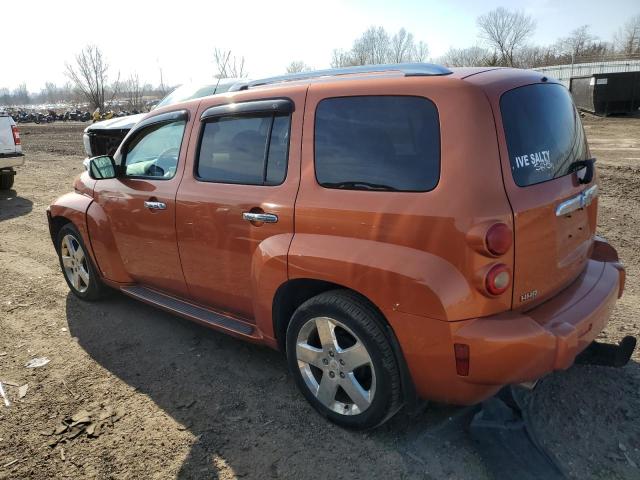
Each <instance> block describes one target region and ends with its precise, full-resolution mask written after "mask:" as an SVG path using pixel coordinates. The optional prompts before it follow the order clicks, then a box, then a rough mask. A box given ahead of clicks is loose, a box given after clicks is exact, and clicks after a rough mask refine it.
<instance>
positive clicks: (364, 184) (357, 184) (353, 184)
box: [322, 182, 398, 192]
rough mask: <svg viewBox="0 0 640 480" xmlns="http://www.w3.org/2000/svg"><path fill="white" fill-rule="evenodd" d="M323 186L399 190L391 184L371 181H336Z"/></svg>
mask: <svg viewBox="0 0 640 480" xmlns="http://www.w3.org/2000/svg"><path fill="white" fill-rule="evenodd" d="M322 186H323V187H329V188H346V189H351V190H386V191H389V192H397V191H398V189H397V188H395V187H392V186H390V185H382V184H380V183H370V182H336V183H323V184H322Z"/></svg>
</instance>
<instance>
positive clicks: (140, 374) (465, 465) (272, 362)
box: [66, 294, 640, 479]
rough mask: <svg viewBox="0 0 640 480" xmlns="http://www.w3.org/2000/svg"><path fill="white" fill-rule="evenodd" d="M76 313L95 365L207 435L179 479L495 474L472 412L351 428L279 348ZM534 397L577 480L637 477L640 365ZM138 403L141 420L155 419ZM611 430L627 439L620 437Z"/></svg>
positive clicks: (88, 308)
mask: <svg viewBox="0 0 640 480" xmlns="http://www.w3.org/2000/svg"><path fill="white" fill-rule="evenodd" d="M66 311H67V312H66V313H67V319H68V323H69V330H70V333H71V335H72V336H74V337H77V338H78V343H79V345H80V346H81V347H82V348H83V349H84V350H85V351H86V352H87V353H88V354H89V355H90V356H91V358H92V359H93V360H95V361H96V362H98V363H99V364H100V365H101V366H102V367H103V368H105V369H107V370H108V371H109V372H111V373H112V374H113V375H115V376H117V377H118V378H120V379H121V380H122V381H124V382H126V383H127V384H128V385H130V386H132V387H134V388H135V389H136V390H137V391H139V392H140V393H142V394H144V395H146V396H148V397H149V398H150V399H151V400H152V401H153V402H154V403H155V404H156V405H157V406H158V407H160V408H161V409H162V410H163V411H164V412H165V413H166V414H167V415H169V416H170V417H172V418H173V419H175V421H176V422H178V423H179V424H181V425H182V427H181V428H183V429H185V430H188V431H189V432H191V433H192V434H193V435H194V437H195V438H196V440H195V443H193V444H192V445H191V447H190V451H189V454H188V455H187V457H186V459H185V460H184V462H183V463H182V465H181V467H180V470H179V473H178V475H177V478H180V479H190V478H219V475H218V474H219V471H220V470H221V469H222V468H224V469H225V470H226V472H227V475H228V470H227V469H231V470H232V471H233V472H234V474H235V475H236V476H238V477H248V478H265V477H267V478H295V479H299V478H345V477H347V478H426V479H439V478H458V479H486V478H489V476H488V472H487V470H486V468H485V465H484V463H483V461H482V459H481V458H480V457H479V455H478V453H477V451H476V448H475V446H474V444H473V442H472V440H471V439H470V437H469V435H467V427H468V424H469V421H470V419H471V416H472V415H473V413H474V410H473V409H470V408H466V409H465V408H455V407H447V406H438V405H435V406H434V405H432V406H430V408H428V409H427V410H425V411H423V412H421V413H419V414H416V415H412V416H410V415H409V414H407V413H401V414H399V415H398V416H396V417H395V418H394V419H393V420H392V421H390V422H389V423H387V424H385V425H384V426H382V427H381V428H379V429H377V430H375V431H373V432H350V431H346V430H343V429H340V428H338V427H335V426H334V425H332V424H330V423H328V422H327V421H325V420H324V419H322V418H321V417H320V416H319V415H317V414H316V413H315V411H314V410H313V409H312V408H311V407H310V406H309V405H308V404H307V403H306V402H305V401H304V399H303V398H302V396H301V395H299V394H298V392H297V390H296V388H295V385H294V382H293V380H292V379H291V378H290V377H289V375H288V373H287V366H286V362H285V360H284V358H283V357H282V355H281V354H280V353H278V352H275V351H272V350H270V349H267V348H265V347H261V346H256V345H252V344H249V343H246V342H243V341H240V340H236V339H234V338H232V337H229V336H227V335H224V334H221V333H218V332H215V331H212V330H209V329H206V328H204V327H201V326H199V325H196V324H193V323H191V322H188V321H185V320H182V319H180V318H177V317H174V316H172V315H169V314H167V313H165V312H162V311H160V310H157V309H155V308H153V307H150V306H147V305H145V304H142V303H140V302H137V301H134V300H132V299H129V298H127V297H124V296H122V295H119V294H115V295H114V296H113V297H112V298H110V299H109V300H107V301H104V302H101V303H94V304H89V303H85V302H81V301H79V300H77V299H76V298H75V297H74V296H73V295H71V294H69V295H68V297H67V304H66ZM531 398H532V400H535V406H534V408H533V411H532V415H533V417H532V421H533V424H534V426H535V429H536V432H537V435H538V437H539V440H541V442H542V443H543V444H544V446H545V447H546V448H547V449H548V451H550V452H552V453H553V455H554V457H555V458H557V459H558V460H559V461H560V463H561V464H562V465H564V466H565V467H568V471H569V473H570V474H571V475H572V476H576V475H577V477H579V478H593V475H594V474H604V475H606V476H605V477H602V478H631V477H629V476H628V475H630V474H634V473H635V474H637V470H635V469H634V467H633V459H634V458H636V456H637V451H638V450H637V448H638V447H640V445H638V439H639V438H640V425H638V424H637V422H635V423H634V422H633V419H634V418H636V417H635V416H636V412H637V411H640V371H639V368H638V364H637V363H636V362H631V364H630V365H628V366H627V367H625V368H622V369H614V368H607V367H592V366H577V367H574V368H571V369H570V370H568V371H567V372H560V373H557V374H554V375H551V376H549V377H547V378H545V379H544V380H543V381H542V382H540V386H539V387H538V388H537V389H536V390H535V391H534V393H533V394H532V397H531ZM131 403H132V404H131V405H128V406H127V408H131V409H133V410H130V411H129V415H131V416H132V417H134V418H135V417H137V418H138V419H139V418H140V417H145V416H148V415H156V413H155V412H153V411H149V409H148V408H149V407H148V406H147V407H142V406H140V405H141V403H142V402H131ZM611 423H613V424H617V425H625V429H624V431H623V430H621V431H616V432H611V431H610V429H608V428H607V425H608V424H611ZM142 434H144V433H142ZM166 438H167V439H168V441H171V440H172V434H171V432H167V435H166ZM619 445H623V448H627V449H629V450H625V451H622V450H621V449H620V447H619ZM631 449H633V450H631ZM601 452H608V453H607V455H608V457H607V460H606V461H604V462H603V461H602V453H601ZM171 454H175V452H173V451H172V450H171V449H169V451H168V455H171ZM627 457H628V460H627ZM145 467H146V466H145ZM148 468H149V469H153V468H154V466H153V465H149V466H148ZM149 473H152V472H149ZM153 473H155V474H159V473H161V472H157V471H156V472H153ZM596 476H597V475H596Z"/></svg>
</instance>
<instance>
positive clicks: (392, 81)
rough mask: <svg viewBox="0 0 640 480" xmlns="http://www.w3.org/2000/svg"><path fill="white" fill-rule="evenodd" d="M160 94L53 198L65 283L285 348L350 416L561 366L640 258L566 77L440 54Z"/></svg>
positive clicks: (294, 367) (456, 399) (355, 420)
mask: <svg viewBox="0 0 640 480" xmlns="http://www.w3.org/2000/svg"><path fill="white" fill-rule="evenodd" d="M232 90H234V91H233V92H230V93H228V94H227V95H218V96H210V97H206V98H202V99H197V100H191V101H187V102H183V103H175V104H172V105H170V106H165V107H161V108H158V109H157V110H154V111H153V112H151V113H150V114H148V115H147V116H146V117H144V119H143V120H142V121H140V122H139V123H137V124H136V125H135V126H134V127H133V129H132V130H131V131H130V132H129V133H128V134H127V136H126V138H125V139H124V141H123V143H122V144H121V145H120V147H119V148H118V150H117V152H116V153H115V155H114V156H113V157H111V156H101V157H96V158H93V159H92V160H91V162H90V170H89V171H88V172H85V173H83V174H82V175H81V176H80V177H79V178H78V179H77V180H76V182H75V185H74V190H75V191H74V192H73V193H69V194H67V195H64V196H62V197H60V198H59V199H58V200H56V201H55V202H54V203H53V204H52V205H51V206H50V208H49V211H48V217H49V225H50V229H51V236H52V239H53V242H54V244H55V248H56V250H57V252H58V255H59V259H60V265H61V268H62V271H63V273H64V278H65V279H66V281H67V283H68V285H69V288H70V289H71V291H72V292H73V293H74V294H75V295H77V296H78V297H79V298H81V299H84V300H97V299H99V298H102V297H103V296H104V295H105V293H106V292H107V291H108V290H109V288H113V289H117V290H119V291H121V292H123V293H125V294H127V295H129V296H131V297H133V298H136V299H139V300H142V301H143V302H146V303H148V304H151V305H154V306H157V307H159V308H162V309H164V310H167V311H169V312H172V313H175V314H177V315H180V316H183V317H186V318H189V319H191V320H194V321H196V322H199V323H201V324H203V325H206V326H208V327H211V328H213V329H217V330H220V331H223V332H225V333H228V334H230V335H233V336H236V337H239V338H242V339H245V340H248V341H251V342H255V343H259V344H264V345H268V346H270V347H273V348H277V349H280V350H282V351H283V352H285V354H286V357H287V361H288V366H289V368H290V370H291V373H292V375H293V378H294V379H295V382H296V384H297V386H298V387H299V389H300V391H301V392H302V394H303V395H304V396H305V397H306V399H307V400H308V401H309V402H310V403H311V404H312V405H313V406H314V407H315V408H316V409H317V410H318V411H319V412H320V413H321V414H322V415H324V416H325V417H327V418H329V419H330V420H332V421H334V422H336V423H338V424H340V425H343V426H346V427H353V428H368V427H373V426H376V425H379V424H380V423H382V422H384V421H385V420H387V419H389V418H390V417H391V416H392V415H393V414H394V413H395V412H396V411H398V409H399V408H401V406H402V405H403V404H406V403H411V402H413V401H414V400H415V398H416V397H419V398H423V399H430V400H437V401H440V402H448V403H452V404H461V405H469V404H475V403H478V402H480V401H482V400H484V399H486V398H488V397H490V396H491V395H494V394H495V393H496V392H497V391H498V390H499V389H500V388H501V387H502V386H504V385H506V384H519V383H524V382H532V381H535V380H537V379H539V378H540V377H542V376H543V375H546V374H548V373H550V372H552V371H554V370H558V369H565V368H568V367H569V366H570V365H571V364H572V363H573V362H574V359H575V357H576V355H577V354H578V353H580V352H581V351H583V350H584V349H585V348H586V347H587V346H588V345H590V344H591V343H592V341H593V340H594V339H595V338H596V337H597V336H598V334H599V333H600V332H601V330H602V329H603V328H604V326H605V325H606V323H607V321H608V319H609V316H610V314H611V311H612V309H613V307H614V305H615V303H616V300H617V299H618V298H619V297H620V296H621V295H622V292H623V288H624V278H625V270H624V267H623V266H622V265H621V263H620V262H619V260H618V255H617V253H616V250H615V249H614V248H613V247H612V246H611V245H609V244H608V243H607V242H606V241H605V240H604V239H602V238H600V237H598V236H596V216H597V204H598V202H597V194H598V188H599V186H598V179H597V175H596V171H595V166H594V162H593V159H591V156H590V153H589V147H588V145H587V141H586V138H585V133H584V130H583V128H582V124H581V121H580V116H579V115H578V113H577V112H576V109H575V107H574V105H573V103H572V100H571V96H570V95H569V93H568V91H567V89H566V88H565V87H563V86H562V85H561V84H559V83H556V82H555V81H553V80H551V79H547V78H546V77H542V75H541V74H540V73H537V72H534V71H526V70H517V69H492V68H484V69H483V68H476V69H467V68H464V69H452V70H448V69H446V68H444V67H440V66H437V65H429V64H406V65H394V66H367V67H353V68H349V69H342V70H329V71H320V72H305V73H303V74H294V75H290V76H285V77H276V78H273V79H265V80H256V81H253V82H247V83H245V84H240V85H236V86H235V87H234V88H233V89H232Z"/></svg>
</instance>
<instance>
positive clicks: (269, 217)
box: [242, 212, 278, 223]
mask: <svg viewBox="0 0 640 480" xmlns="http://www.w3.org/2000/svg"><path fill="white" fill-rule="evenodd" d="M242 218H244V219H245V220H246V221H247V222H263V223H276V222H277V221H278V216H277V215H274V214H273V213H255V212H243V213H242Z"/></svg>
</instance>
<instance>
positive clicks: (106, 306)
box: [0, 117, 640, 479]
mask: <svg viewBox="0 0 640 480" xmlns="http://www.w3.org/2000/svg"><path fill="white" fill-rule="evenodd" d="M584 121H585V125H586V129H587V134H588V137H589V139H590V142H591V144H592V146H593V147H592V150H593V153H594V154H595V155H596V156H598V158H599V160H598V167H599V169H600V174H601V178H602V184H603V185H602V186H603V193H602V196H601V198H600V221H599V228H600V233H601V234H603V235H604V236H606V237H607V238H609V239H610V240H611V241H612V243H613V244H614V245H616V247H618V249H619V252H620V254H621V257H622V258H623V260H624V262H625V263H626V265H627V268H628V270H627V272H628V273H627V290H626V293H625V296H624V297H623V298H622V300H621V301H620V302H619V305H618V306H617V308H616V311H615V313H614V316H613V318H612V320H611V322H610V324H609V326H608V327H607V329H606V331H605V332H603V335H602V337H603V338H605V339H608V340H609V341H617V340H619V339H620V338H622V337H623V336H625V335H636V334H637V332H638V327H639V326H640V321H639V320H638V309H639V307H638V300H639V298H638V295H639V291H638V275H639V272H640V268H639V267H640V255H639V254H638V251H639V250H640V226H639V225H640V176H639V173H640V143H639V142H640V141H639V139H640V119H633V118H610V119H598V118H593V117H585V119H584ZM83 128H84V125H82V124H71V123H68V124H62V123H56V124H51V125H24V126H21V134H22V140H23V145H24V150H25V152H26V154H27V157H26V164H25V166H24V167H22V168H20V170H19V172H18V175H17V177H16V184H15V187H14V188H15V190H14V191H10V192H9V193H8V194H7V193H3V194H0V279H1V280H0V281H1V283H0V285H2V293H3V295H2V298H1V299H0V381H3V382H9V385H6V386H5V388H6V390H7V393H8V395H9V398H10V399H11V401H12V402H13V405H12V406H11V407H10V408H5V407H4V406H2V405H1V404H0V479H5V478H6V479H14V478H15V479H22V478H32V479H50V478H82V477H86V478H100V479H102V478H104V479H108V478H162V479H165V478H185V479H186V478H220V479H230V478H239V477H244V478H295V479H299V478H332V479H339V478H426V479H441V478H451V479H485V478H488V472H487V470H486V468H485V466H484V464H483V461H482V459H481V458H480V456H479V455H478V453H477V452H476V450H475V447H474V444H473V442H472V441H471V440H470V439H469V437H468V436H467V435H466V433H465V425H466V423H467V422H468V419H469V417H470V415H471V414H472V412H471V410H470V409H461V408H455V407H450V406H444V405H431V406H430V407H429V408H428V409H426V410H421V411H419V412H417V413H414V414H411V415H410V414H408V413H401V414H400V415H398V416H397V417H396V418H394V419H393V420H392V421H391V422H389V423H387V424H386V425H384V426H383V427H382V428H379V429H378V430H375V431H373V432H368V433H353V432H348V431H345V430H342V429H340V428H337V427H335V426H333V425H331V424H328V423H326V422H325V421H323V420H322V419H321V418H320V417H318V416H317V415H316V414H315V413H314V411H313V410H312V408H311V407H310V406H309V405H307V403H306V402H305V401H304V399H303V398H302V397H301V396H300V395H299V394H298V393H297V392H296V389H295V385H294V383H293V380H292V379H291V378H290V376H289V375H288V373H287V369H286V363H285V361H284V359H283V358H282V356H281V355H280V354H279V353H278V352H274V351H271V350H269V349H266V348H263V347H257V346H254V345H249V344H245V343H243V342H241V341H238V340H235V339H233V338H230V337H227V336H225V335H223V334H219V333H216V332H213V331H211V330H207V329H205V328H202V327H200V326H198V325H195V324H192V323H189V322H187V321H183V320H181V319H179V318H176V317H173V316H171V315H169V314H167V313H164V312H161V311H159V310H156V309H154V308H151V307H149V306H146V305H144V304H142V303H139V302H136V301H134V300H132V299H129V298H127V297H124V296H122V295H119V294H115V295H114V296H113V297H112V298H110V299H109V300H107V301H105V302H102V303H99V304H87V303H82V302H80V301H78V300H77V299H76V298H75V297H73V296H72V295H71V294H69V293H68V289H67V286H66V284H65V282H64V280H63V279H62V276H61V273H60V271H59V267H58V264H57V260H56V257H55V254H54V250H53V247H52V245H51V240H50V238H49V233H48V230H47V224H46V218H45V209H46V207H47V205H48V204H49V203H50V202H51V201H52V200H53V199H55V198H56V197H57V196H58V195H60V194H62V193H65V192H67V191H68V190H70V187H71V181H72V179H73V177H74V176H75V175H77V174H79V173H80V172H81V171H82V164H81V162H82V159H83V154H82V144H81V132H82V129H83ZM38 357H47V358H49V359H50V363H48V364H47V365H46V366H44V367H41V368H34V369H28V368H25V367H24V365H25V363H26V362H27V361H29V360H30V359H32V358H38ZM639 360H640V357H639V356H638V354H637V353H636V355H635V356H634V359H633V360H632V362H631V363H630V364H629V365H628V366H626V367H625V368H622V369H610V368H603V367H593V366H579V367H578V366H576V367H572V368H571V369H569V370H568V371H566V372H558V373H555V374H553V375H550V376H548V377H547V378H545V379H543V380H542V381H541V382H540V383H539V386H538V388H537V389H536V390H535V391H534V392H533V393H532V394H531V395H532V398H531V400H532V404H533V405H534V407H533V410H534V411H533V412H532V416H533V418H534V424H535V427H536V429H537V430H538V432H539V434H540V438H541V440H542V442H543V443H544V444H545V445H546V446H547V448H548V449H549V450H550V451H551V452H553V454H554V455H555V456H556V457H557V458H558V459H559V461H560V462H561V464H562V465H563V466H564V467H565V469H566V470H567V471H568V473H569V474H570V476H572V477H574V478H597V479H611V478H640V469H639V468H638V465H640V450H639V449H640V421H639V419H638V415H639V413H638V412H640V368H638V363H637V362H638V361H639ZM25 384H28V389H27V391H26V394H25V395H24V397H23V398H19V397H20V386H23V385H25ZM14 385H15V386H14ZM22 393H24V387H23V389H22ZM82 410H84V411H85V412H82ZM74 414H75V415H79V416H83V415H89V416H91V418H92V420H93V421H94V424H95V425H96V431H95V432H94V434H93V435H92V436H90V435H88V434H87V432H86V431H80V432H77V431H75V433H74V431H72V432H66V433H64V434H63V435H55V434H52V433H53V432H54V429H55V428H56V427H57V426H59V425H60V424H61V422H62V421H63V420H65V419H70V418H71V417H72V416H74ZM101 414H102V415H101ZM100 415H101V417H103V418H102V419H101V420H96V418H97V417H99V416H100ZM74 418H75V419H78V418H79V417H78V416H76V417H74ZM69 421H71V420H69ZM75 434H77V436H75V437H74V438H67V437H70V436H72V435H75ZM62 437H65V438H66V440H64V441H62V442H59V441H58V440H60V438H62ZM56 442H57V443H56Z"/></svg>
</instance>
